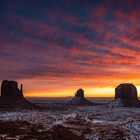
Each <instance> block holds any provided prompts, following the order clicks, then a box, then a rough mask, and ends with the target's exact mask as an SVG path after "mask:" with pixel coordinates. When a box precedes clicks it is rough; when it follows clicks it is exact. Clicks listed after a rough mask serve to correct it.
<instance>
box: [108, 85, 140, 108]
mask: <svg viewBox="0 0 140 140" xmlns="http://www.w3.org/2000/svg"><path fill="white" fill-rule="evenodd" d="M107 107H140V101H139V100H138V94H137V89H136V87H135V86H134V85H133V84H128V83H124V84H120V85H119V86H117V87H116V88H115V99H114V100H113V101H112V102H110V103H108V104H107Z"/></svg>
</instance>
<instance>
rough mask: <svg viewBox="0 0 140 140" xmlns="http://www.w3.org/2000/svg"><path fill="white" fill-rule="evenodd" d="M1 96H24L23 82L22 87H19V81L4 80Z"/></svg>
mask: <svg viewBox="0 0 140 140" xmlns="http://www.w3.org/2000/svg"><path fill="white" fill-rule="evenodd" d="M1 96H2V97H7V96H8V97H16V96H21V97H23V91H22V84H21V88H20V89H19V88H18V83H17V82H15V81H7V80H4V81H2V85H1Z"/></svg>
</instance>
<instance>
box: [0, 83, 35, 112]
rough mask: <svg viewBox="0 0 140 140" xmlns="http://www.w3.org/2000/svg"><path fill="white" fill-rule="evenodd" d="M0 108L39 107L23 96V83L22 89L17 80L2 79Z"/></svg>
mask: <svg viewBox="0 0 140 140" xmlns="http://www.w3.org/2000/svg"><path fill="white" fill-rule="evenodd" d="M0 109H5V110H6V109H7V110H12V109H37V106H36V105H34V104H32V103H30V102H29V101H27V100H26V99H25V98H24V97H23V91H22V84H21V89H19V88H18V83H17V82H15V81H7V80H4V81H2V84H1V97H0Z"/></svg>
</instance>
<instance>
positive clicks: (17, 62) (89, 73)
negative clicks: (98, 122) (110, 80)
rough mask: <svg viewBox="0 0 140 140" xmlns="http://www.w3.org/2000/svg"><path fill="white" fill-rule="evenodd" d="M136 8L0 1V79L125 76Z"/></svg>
mask: <svg viewBox="0 0 140 140" xmlns="http://www.w3.org/2000/svg"><path fill="white" fill-rule="evenodd" d="M139 9H140V5H139V1H137V0H124V1H123V2H122V0H118V1H112V0H108V1H105V0H87V1H84V0H81V1H75V0H66V1H64V0H60V1H59V2H58V1H57V0H53V1H48V0H41V1H36V0H35V1H32V0H31V1H27V0H21V1H17V0H14V1H10V0H5V1H4V0H3V1H0V19H1V20H0V29H1V32H0V60H1V61H0V63H1V65H2V67H1V68H0V77H1V79H6V78H11V79H14V78H15V79H22V78H32V77H36V76H44V77H48V76H51V77H59V78H60V77H93V76H94V77H96V76H99V75H104V76H111V74H109V73H110V72H112V74H113V75H115V74H116V76H118V75H120V73H121V74H123V73H128V75H129V74H131V71H130V72H128V71H127V69H129V67H131V68H132V69H135V68H138V67H139V59H140V57H139V55H136V54H137V53H138V52H140V46H139V44H140V41H139V38H140V24H139V22H140V12H139ZM114 65H115V69H113V68H112V67H114ZM124 67H125V68H124ZM132 74H133V73H132Z"/></svg>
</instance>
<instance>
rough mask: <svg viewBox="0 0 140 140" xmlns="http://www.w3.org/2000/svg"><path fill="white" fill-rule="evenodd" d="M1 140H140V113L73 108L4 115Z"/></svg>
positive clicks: (120, 108)
mask: <svg viewBox="0 0 140 140" xmlns="http://www.w3.org/2000/svg"><path fill="white" fill-rule="evenodd" d="M0 139H16V140H18V139H23V140H24V139H25V140H26V139H38V140H46V139H47V140H56V139H57V140H85V139H87V140H140V109H139V108H124V107H119V108H106V107H104V106H95V107H94V106H83V107H79V106H73V107H70V108H67V109H64V110H59V111H58V110H51V109H48V110H43V111H41V110H40V111H27V110H24V111H18V112H1V115H0Z"/></svg>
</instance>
